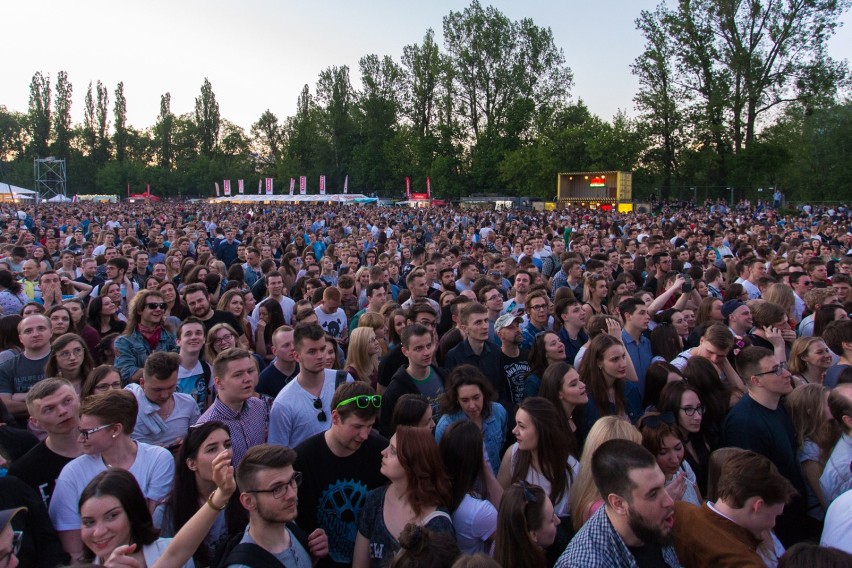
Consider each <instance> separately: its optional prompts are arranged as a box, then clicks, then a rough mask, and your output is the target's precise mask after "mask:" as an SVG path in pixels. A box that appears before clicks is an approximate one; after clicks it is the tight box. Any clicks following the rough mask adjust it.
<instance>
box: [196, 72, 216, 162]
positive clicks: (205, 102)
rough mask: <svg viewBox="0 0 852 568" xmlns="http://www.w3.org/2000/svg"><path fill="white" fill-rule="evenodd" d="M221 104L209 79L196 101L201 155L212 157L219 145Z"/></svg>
mask: <svg viewBox="0 0 852 568" xmlns="http://www.w3.org/2000/svg"><path fill="white" fill-rule="evenodd" d="M220 120H221V119H220V117H219V103H218V102H216V95H215V94H214V93H213V85H211V84H210V80H209V79H207V77H205V78H204V84H203V85H202V86H201V95H200V96H199V97H197V98H196V99H195V125H196V128H197V129H198V143H199V147H200V150H201V153H202V154H203V155H204V156H207V157H211V156H212V155H213V153H214V152H215V150H216V146H217V145H218V144H219V127H220Z"/></svg>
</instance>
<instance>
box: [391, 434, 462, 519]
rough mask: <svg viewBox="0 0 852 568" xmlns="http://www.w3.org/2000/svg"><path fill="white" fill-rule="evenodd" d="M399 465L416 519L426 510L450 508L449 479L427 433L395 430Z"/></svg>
mask: <svg viewBox="0 0 852 568" xmlns="http://www.w3.org/2000/svg"><path fill="white" fill-rule="evenodd" d="M395 434H396V448H397V456H398V457H399V463H400V465H402V468H403V469H404V470H405V475H406V478H407V482H408V491H407V493H406V496H407V498H408V501H409V503H411V508H412V509H413V510H414V514H415V515H418V516H419V515H420V514H421V513H422V511H423V509H425V508H427V507H441V508H446V507H449V506H450V500H451V497H450V479H449V477H448V476H447V473H446V468H444V461H443V459H441V452H440V451H439V450H438V443H437V442H435V437H434V436H433V435H432V433H431V432H430V431H429V430H426V429H425V428H415V427H412V426H400V427H398V428H397V429H396V433H395Z"/></svg>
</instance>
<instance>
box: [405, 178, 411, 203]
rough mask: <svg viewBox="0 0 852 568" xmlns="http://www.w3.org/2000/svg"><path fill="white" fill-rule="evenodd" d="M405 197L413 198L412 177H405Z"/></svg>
mask: <svg viewBox="0 0 852 568" xmlns="http://www.w3.org/2000/svg"><path fill="white" fill-rule="evenodd" d="M405 198H406V199H411V178H410V177H408V176H406V177H405Z"/></svg>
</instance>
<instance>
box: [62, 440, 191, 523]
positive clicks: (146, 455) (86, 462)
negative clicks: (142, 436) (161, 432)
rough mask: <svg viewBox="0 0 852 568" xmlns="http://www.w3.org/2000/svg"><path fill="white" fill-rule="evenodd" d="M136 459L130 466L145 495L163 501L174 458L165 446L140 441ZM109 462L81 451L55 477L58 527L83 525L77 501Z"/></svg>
mask: <svg viewBox="0 0 852 568" xmlns="http://www.w3.org/2000/svg"><path fill="white" fill-rule="evenodd" d="M137 448H138V450H137V453H136V461H134V462H133V465H131V466H130V469H129V470H128V471H129V472H130V473H131V474H132V475H133V477H135V478H136V481H137V482H139V487H140V488H141V489H142V493H143V494H144V495H145V498H146V499H150V500H151V501H162V500H163V499H165V498H166V496H167V495H168V494H169V492H170V491H171V489H172V480H173V478H174V475H175V460H174V458H173V457H172V454H170V453H169V451H168V450H166V449H165V448H161V447H159V446H152V445H150V444H144V443H139V442H137ZM106 470H107V466H106V464H105V463H104V461H103V459H102V458H101V456H100V454H98V455H88V454H86V455H82V456H80V457H78V458H75V459H73V460H71V461H70V462H68V464H67V465H66V466H65V467H63V468H62V472H61V473H60V474H59V477H58V478H57V479H56V489H54V490H53V497H52V498H51V499H50V509H49V511H48V512H49V513H50V521H51V522H52V523H53V528H54V529H56V530H57V531H71V530H78V529H79V528H80V512H79V510H78V509H77V504H78V502H79V501H80V495H82V494H83V489H85V488H86V485H88V484H89V482H90V481H92V479H94V477H95V476H96V475H97V474H99V473H101V472H102V471H106Z"/></svg>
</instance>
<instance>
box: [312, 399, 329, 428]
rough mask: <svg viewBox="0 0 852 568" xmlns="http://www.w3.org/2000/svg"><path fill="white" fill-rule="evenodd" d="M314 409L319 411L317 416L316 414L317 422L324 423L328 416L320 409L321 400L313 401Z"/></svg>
mask: <svg viewBox="0 0 852 568" xmlns="http://www.w3.org/2000/svg"><path fill="white" fill-rule="evenodd" d="M314 408H316V409H317V410H319V414H317V421H319V422H325V421H326V420H328V416H326V415H325V410H323V409H322V399H321V398H317V399H315V400H314Z"/></svg>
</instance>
